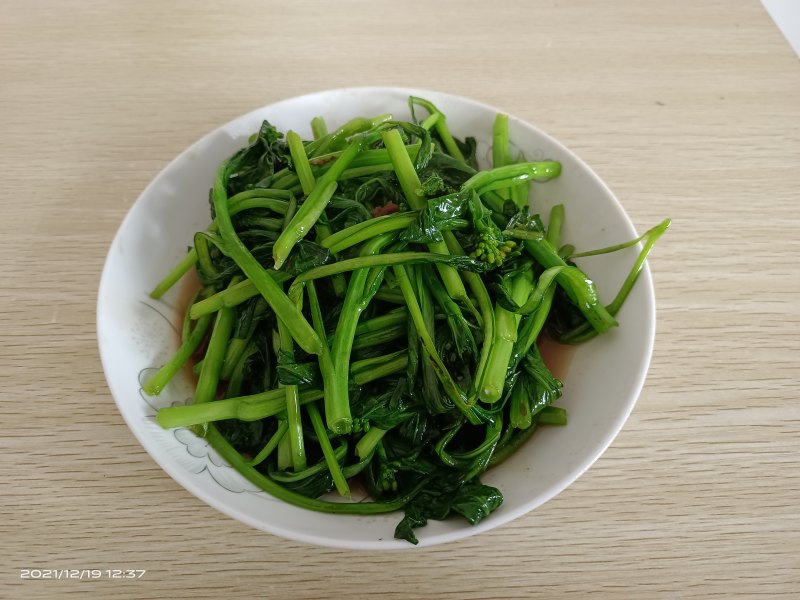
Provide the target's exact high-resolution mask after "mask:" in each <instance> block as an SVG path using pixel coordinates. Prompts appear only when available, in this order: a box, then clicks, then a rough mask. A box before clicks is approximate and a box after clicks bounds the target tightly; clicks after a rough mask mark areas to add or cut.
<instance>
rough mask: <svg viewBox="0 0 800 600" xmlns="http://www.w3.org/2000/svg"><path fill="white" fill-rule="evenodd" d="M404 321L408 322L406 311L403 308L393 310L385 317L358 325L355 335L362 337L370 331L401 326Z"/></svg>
mask: <svg viewBox="0 0 800 600" xmlns="http://www.w3.org/2000/svg"><path fill="white" fill-rule="evenodd" d="M406 321H408V311H407V310H406V309H405V308H395V309H393V310H390V311H389V312H388V313H386V314H385V315H381V316H380V317H375V318H374V319H370V320H368V321H364V322H363V323H359V324H358V327H356V331H355V334H356V335H363V334H365V333H369V332H372V331H380V330H382V329H386V328H387V327H391V326H393V325H402V324H404V323H406Z"/></svg>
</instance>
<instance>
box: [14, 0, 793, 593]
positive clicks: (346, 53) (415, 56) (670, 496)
mask: <svg viewBox="0 0 800 600" xmlns="http://www.w3.org/2000/svg"><path fill="white" fill-rule="evenodd" d="M538 4H541V5H540V6H534V3H529V2H523V1H517V2H480V3H479V2H464V1H461V2H455V1H448V2H438V3H435V6H434V3H428V2H423V1H421V0H416V1H414V2H403V3H400V2H397V3H388V2H371V3H366V2H364V3H359V2H350V1H340V2H337V3H313V2H306V1H298V2H272V3H269V2H237V3H200V2H192V1H189V0H179V1H172V2H156V1H153V0H147V1H144V0H142V1H137V2H133V1H127V2H108V1H105V2H104V1H84V2H77V1H69V0H61V1H58V2H56V1H52V0H51V1H39V0H31V1H28V2H19V3H13V4H11V3H8V4H6V5H5V6H4V8H3V10H2V17H0V139H2V143H0V167H2V181H3V186H2V187H3V200H2V203H3V204H2V206H3V210H2V228H3V232H2V235H0V274H1V275H2V278H1V279H0V280H1V281H2V286H1V287H0V299H2V312H0V334H1V335H2V344H0V382H1V383H2V385H1V386H0V398H1V399H2V415H3V416H2V422H3V428H2V429H3V431H2V437H1V438H0V457H2V458H0V469H2V473H1V474H2V492H1V493H0V494H1V495H0V514H2V518H1V519H0V596H2V597H4V598H34V599H35V598H56V597H62V596H63V597H76V598H85V597H92V598H95V597H97V598H108V597H115V598H167V597H186V598H195V599H200V598H254V597H269V598H323V597H329V596H334V595H335V596H343V597H348V598H366V597H374V596H373V595H374V594H378V593H380V594H381V596H380V597H382V598H387V599H392V598H431V599H440V598H463V599H467V598H470V599H472V598H487V599H488V598H555V597H562V596H566V597H588V596H590V597H592V598H593V599H601V598H648V599H649V598H717V597H718V598H733V597H756V596H758V597H762V596H763V597H768V598H798V597H800V407H799V406H798V370H799V368H798V367H799V365H800V360H799V359H798V357H799V356H800V308H799V307H800V267H798V253H799V251H800V234H798V227H799V226H800V219H798V207H799V206H800V197H799V195H800V64H798V60H797V58H796V57H795V56H794V55H793V53H792V51H791V49H790V48H789V46H788V44H787V43H786V42H785V40H784V39H783V38H782V37H781V35H780V33H779V32H778V31H777V29H776V28H775V26H774V25H773V24H772V22H771V21H770V20H769V17H768V16H767V14H766V13H765V11H764V10H763V9H762V7H761V5H760V4H759V3H758V2H756V1H755V0H751V1H747V2H744V1H740V2H734V3H731V2H728V1H715V2H711V1H709V2H701V3H700V2H693V1H689V0H674V1H672V2H634V1H619V0H613V1H612V0H602V1H597V0H594V1H590V0H585V1H581V2H548V3H538ZM347 85H408V86H419V87H428V88H434V89H440V90H443V91H448V92H452V93H456V94H461V95H466V96H470V97H473V98H476V99H479V100H483V101H485V102H489V103H491V104H494V105H497V106H499V107H501V108H502V109H504V110H506V111H508V112H510V113H512V114H515V115H518V116H520V117H522V118H524V119H526V120H529V121H532V122H534V123H536V124H538V125H539V126H541V127H542V128H544V129H545V130H547V131H548V132H549V133H551V134H552V135H554V136H556V137H557V138H559V139H560V140H562V141H563V142H564V143H566V144H567V145H568V146H569V147H570V148H572V149H574V150H575V151H577V152H578V153H579V154H580V155H581V156H582V157H583V158H584V159H585V160H586V161H587V162H588V163H589V164H591V165H592V166H593V167H594V168H595V169H596V171H597V172H598V173H599V174H600V176H601V177H602V178H603V179H605V181H606V182H608V184H609V185H610V186H611V187H612V188H613V189H614V190H615V192H616V193H617V195H618V197H619V198H620V199H621V201H622V202H623V204H624V205H625V207H626V208H627V210H628V213H629V214H630V216H631V217H632V219H633V221H634V222H635V223H636V224H637V225H638V227H639V228H640V229H642V230H643V229H646V228H648V227H650V226H652V225H653V224H655V223H657V222H658V221H660V220H661V219H662V218H663V217H665V216H671V217H672V218H673V219H674V222H673V227H672V229H671V230H670V232H669V234H668V235H667V236H666V237H665V238H663V240H662V241H661V243H660V244H659V246H657V248H656V250H655V252H654V254H653V255H652V257H651V266H652V268H653V273H654V278H655V285H656V293H657V297H658V335H657V342H656V349H655V354H654V356H653V362H652V367H651V369H650V375H649V377H648V380H647V384H646V385H645V388H644V391H643V393H642V396H641V398H640V400H639V403H638V405H637V407H636V409H635V411H634V412H633V414H632V416H631V418H630V420H629V421H628V423H627V425H626V426H625V428H624V430H623V431H622V433H621V434H620V436H619V437H618V438H617V440H616V441H615V442H614V444H613V445H612V446H611V448H610V449H609V450H608V451H607V452H606V453H605V455H604V456H603V457H602V458H601V459H600V460H599V461H598V462H597V464H596V465H595V466H594V467H593V468H592V469H591V470H590V471H589V472H588V473H586V475H584V476H583V477H582V478H581V479H580V480H579V481H578V482H576V483H575V484H574V485H572V486H571V487H570V488H569V489H568V490H566V491H565V492H563V493H562V494H560V495H559V496H558V497H557V498H555V499H554V500H552V501H551V502H548V503H547V504H546V505H545V506H543V507H541V508H539V509H537V510H536V511H534V512H533V513H531V514H529V515H528V516H526V517H523V518H520V519H518V520H516V521H514V522H512V523H510V524H508V525H505V526H503V527H500V528H498V529H496V530H494V531H492V532H490V533H488V534H484V535H481V536H478V537H476V538H471V539H466V540H463V541H461V542H457V543H453V544H450V545H446V546H442V547H435V548H430V549H416V550H411V551H407V552H401V553H397V552H393V553H380V554H376V553H366V552H349V551H339V550H331V549H326V548H315V547H311V546H307V545H303V544H299V543H293V542H289V541H285V540H283V539H280V538H277V537H273V536H271V535H268V534H265V533H259V532H257V531H255V530H253V529H250V528H248V527H246V526H245V525H242V524H240V523H238V522H236V521H234V520H232V519H229V518H227V517H225V516H223V515H221V514H219V513H217V512H216V511H214V510H213V509H211V508H210V507H208V506H206V505H205V504H204V503H202V502H201V501H199V500H197V499H195V498H194V497H193V496H191V495H190V494H189V493H188V492H186V491H185V490H183V489H182V488H181V487H179V486H178V485H177V484H176V483H175V482H173V481H172V479H170V478H169V477H168V476H167V475H166V474H165V473H164V472H162V471H161V469H159V468H158V467H157V466H156V465H155V463H154V462H153V461H152V460H151V459H150V458H149V457H148V456H147V454H146V453H145V452H144V450H143V449H142V448H141V447H140V446H139V444H138V443H137V442H136V440H135V439H134V438H133V436H132V434H131V433H130V432H129V430H128V429H127V427H126V426H125V424H124V423H123V421H122V419H121V417H120V415H119V413H118V412H117V409H116V407H115V405H114V402H113V400H112V398H111V396H110V393H109V390H108V388H107V387H106V383H105V379H104V377H103V373H102V370H101V367H100V361H99V359H98V353H97V346H96V341H95V325H94V323H95V321H94V319H95V299H96V290H97V284H98V279H99V274H100V269H101V267H102V264H103V259H104V257H105V254H106V251H107V249H108V247H109V244H110V243H111V240H112V238H113V236H114V233H115V231H116V229H117V227H118V226H119V224H120V222H121V220H122V218H123V216H124V215H125V212H126V211H127V210H128V208H129V207H130V206H131V204H132V203H133V202H134V200H135V199H136V197H137V196H138V194H139V193H140V191H141V190H142V189H143V188H144V186H145V185H146V184H147V182H148V181H150V179H151V178H152V177H153V176H154V175H155V174H156V173H157V172H158V171H159V170H160V169H161V168H163V167H164V166H165V165H166V164H167V162H168V161H169V160H170V159H172V158H173V157H174V156H175V155H177V154H178V153H179V152H180V151H181V150H182V149H183V148H185V147H186V146H187V145H189V144H190V143H191V142H193V141H194V140H196V139H197V138H199V137H200V136H202V135H203V134H204V133H206V132H207V131H209V130H210V129H212V128H214V127H215V126H216V125H218V124H220V123H222V122H225V121H227V120H229V119H231V118H233V117H235V116H237V115H239V114H241V113H244V112H246V111H249V110H251V109H253V108H256V107H258V106H262V105H264V104H268V103H270V102H273V101H275V100H279V99H282V98H287V97H291V96H295V95H298V94H301V93H304V92H309V91H314V90H319V89H324V88H331V87H340V86H347ZM22 568H62V569H63V568H71V569H87V568H88V569H91V568H98V569H107V568H131V569H146V570H147V573H146V575H145V576H144V577H143V578H141V579H139V580H137V581H124V582H123V581H113V580H102V581H60V582H59V581H23V580H21V579H20V569H22ZM112 595H113V596H112Z"/></svg>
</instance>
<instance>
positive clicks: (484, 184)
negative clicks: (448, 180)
mask: <svg viewBox="0 0 800 600" xmlns="http://www.w3.org/2000/svg"><path fill="white" fill-rule="evenodd" d="M560 174H561V163H558V162H555V161H543V162H526V163H518V164H515V165H506V166H504V167H498V168H496V169H490V170H488V171H478V172H477V173H475V175H473V176H472V177H470V178H469V179H467V181H465V182H464V184H463V185H462V186H461V189H464V190H476V191H477V192H478V193H479V194H483V193H485V192H489V191H492V190H497V189H502V188H504V187H509V186H511V185H519V184H521V183H527V182H528V181H531V180H546V179H553V178H555V177H558V176H559V175H560Z"/></svg>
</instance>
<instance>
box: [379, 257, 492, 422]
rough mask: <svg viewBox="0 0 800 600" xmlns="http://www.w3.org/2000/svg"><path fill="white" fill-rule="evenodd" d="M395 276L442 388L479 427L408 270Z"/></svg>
mask: <svg viewBox="0 0 800 600" xmlns="http://www.w3.org/2000/svg"><path fill="white" fill-rule="evenodd" d="M393 269H394V274H395V277H396V278H397V282H398V284H399V285H400V290H401V291H402V292H403V297H404V298H405V300H406V305H407V306H408V314H409V315H410V316H411V319H412V320H413V321H414V326H415V327H416V328H417V335H418V336H419V339H420V341H421V342H422V345H423V346H424V347H425V350H427V352H428V354H429V355H430V358H431V363H432V364H433V366H434V369H435V371H436V376H437V377H438V379H439V381H440V382H441V383H442V387H443V388H444V390H445V393H446V394H447V396H448V398H450V399H451V400H452V401H453V404H455V405H456V407H457V408H458V409H459V410H460V411H461V412H462V413H464V416H466V417H467V419H468V420H469V422H470V423H473V424H475V425H477V424H478V423H480V419H479V418H478V416H477V415H476V414H475V411H474V410H473V409H472V407H471V406H468V405H467V403H466V400H465V398H464V392H463V391H462V390H461V388H459V387H458V384H457V383H456V382H455V381H454V380H453V378H452V376H451V375H450V373H449V371H448V370H447V367H446V366H445V364H444V363H443V362H442V359H441V358H440V357H439V353H438V352H437V351H436V346H435V344H434V343H433V340H432V339H431V337H430V334H429V333H428V330H427V329H426V327H425V319H424V317H423V315H422V310H421V309H420V306H419V302H418V301H417V296H416V294H415V293H414V288H413V287H412V285H411V281H410V280H409V278H408V274H407V273H406V270H405V268H404V267H402V266H395V267H394V268H393Z"/></svg>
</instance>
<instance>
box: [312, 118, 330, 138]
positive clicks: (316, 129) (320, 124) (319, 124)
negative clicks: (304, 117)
mask: <svg viewBox="0 0 800 600" xmlns="http://www.w3.org/2000/svg"><path fill="white" fill-rule="evenodd" d="M311 134H312V135H313V136H314V139H315V140H318V139H320V138H321V137H325V136H326V135H328V126H327V125H326V124H325V119H324V118H322V117H314V118H313V119H311Z"/></svg>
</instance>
